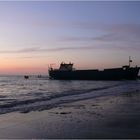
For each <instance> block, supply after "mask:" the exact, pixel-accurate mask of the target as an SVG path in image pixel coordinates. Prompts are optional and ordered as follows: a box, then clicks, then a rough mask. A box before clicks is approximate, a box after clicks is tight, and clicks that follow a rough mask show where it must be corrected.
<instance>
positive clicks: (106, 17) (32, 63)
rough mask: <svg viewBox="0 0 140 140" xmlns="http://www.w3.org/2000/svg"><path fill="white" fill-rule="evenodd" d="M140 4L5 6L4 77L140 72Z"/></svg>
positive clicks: (0, 43)
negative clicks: (66, 68)
mask: <svg viewBox="0 0 140 140" xmlns="http://www.w3.org/2000/svg"><path fill="white" fill-rule="evenodd" d="M139 15H140V1H134V2H133V1H42V2H39V1H30V2H29V1H22V2H20V1H15V2H10V1H5V2H2V1H0V74H47V73H48V72H47V71H48V65H49V64H54V65H53V66H54V67H58V66H59V64H60V63H61V62H62V61H63V62H66V63H69V62H73V63H74V66H75V68H76V69H104V68H111V67H121V66H122V65H126V64H128V58H129V56H131V57H132V60H133V63H132V65H133V66H135V65H138V66H140V16H139Z"/></svg>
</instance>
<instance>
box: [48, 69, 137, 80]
mask: <svg viewBox="0 0 140 140" xmlns="http://www.w3.org/2000/svg"><path fill="white" fill-rule="evenodd" d="M138 72H139V68H138V67H136V68H128V69H123V68H112V69H105V70H103V71H99V70H73V71H61V70H49V76H50V79H59V80H125V79H126V80H135V79H137V77H138Z"/></svg>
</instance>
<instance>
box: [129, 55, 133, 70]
mask: <svg viewBox="0 0 140 140" xmlns="http://www.w3.org/2000/svg"><path fill="white" fill-rule="evenodd" d="M131 62H132V59H131V56H129V67H130V65H131Z"/></svg>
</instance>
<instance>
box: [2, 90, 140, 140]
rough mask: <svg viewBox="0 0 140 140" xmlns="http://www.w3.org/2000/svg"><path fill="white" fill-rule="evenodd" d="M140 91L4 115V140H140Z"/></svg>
mask: <svg viewBox="0 0 140 140" xmlns="http://www.w3.org/2000/svg"><path fill="white" fill-rule="evenodd" d="M139 118H140V91H137V90H136V91H134V92H129V93H123V94H120V95H108V96H103V97H98V98H92V99H88V100H82V101H77V102H72V103H67V104H60V105H58V106H57V107H55V108H52V109H49V110H44V111H34V112H29V113H18V112H15V113H8V114H2V115H0V123H1V125H0V138H1V139H8V138H13V139H15V138H16V139H17V138H18V139H20V138H25V139H26V138H28V139H32V138H35V139H42V138H45V139H47V138H54V139H56V138H59V139H69V138H85V139H90V138H100V139H102V138H112V139H114V138H127V139H128V138H140V119H139Z"/></svg>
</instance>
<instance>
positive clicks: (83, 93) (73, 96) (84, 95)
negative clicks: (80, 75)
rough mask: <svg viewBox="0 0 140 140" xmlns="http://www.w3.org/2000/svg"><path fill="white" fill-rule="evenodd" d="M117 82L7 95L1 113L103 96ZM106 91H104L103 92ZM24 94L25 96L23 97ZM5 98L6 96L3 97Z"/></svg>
mask: <svg viewBox="0 0 140 140" xmlns="http://www.w3.org/2000/svg"><path fill="white" fill-rule="evenodd" d="M119 85H120V84H115V85H111V86H104V87H99V88H91V89H84V90H83V89H81V90H69V91H64V92H61V93H51V94H48V93H43V94H42V93H39V92H35V93H28V94H26V96H28V97H26V98H25V97H24V96H25V94H24V95H20V98H15V99H9V100H8V97H7V96H5V98H6V99H5V102H4V103H3V104H0V114H4V113H10V112H14V111H19V112H22V113H27V112H30V111H40V110H46V109H51V108H54V107H56V106H58V105H60V104H63V103H70V102H74V101H78V100H86V99H90V98H95V97H100V96H103V95H104V94H105V93H104V92H105V91H106V90H108V89H110V88H114V87H117V86H119ZM101 91H104V92H101ZM22 96H23V97H22ZM29 97H30V98H29ZM2 98H4V97H2Z"/></svg>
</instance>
